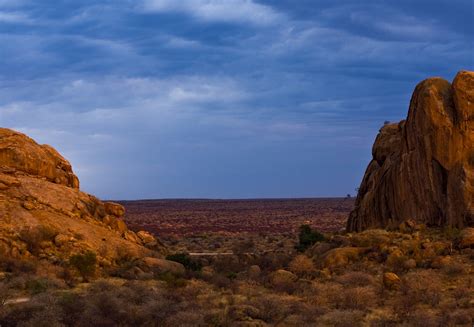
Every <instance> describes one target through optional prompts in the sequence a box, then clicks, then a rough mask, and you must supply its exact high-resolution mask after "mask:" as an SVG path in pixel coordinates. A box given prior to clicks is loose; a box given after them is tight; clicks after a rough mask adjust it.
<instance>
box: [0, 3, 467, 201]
mask: <svg viewBox="0 0 474 327" xmlns="http://www.w3.org/2000/svg"><path fill="white" fill-rule="evenodd" d="M473 11H474V8H473V2H472V1H471V0H430V1H428V0H417V1H413V0H392V1H388V0H366V1H361V0H180V1H177V0H95V1H92V0H82V1H74V0H51V1H40V0H35V1H33V0H0V126H2V127H8V128H13V129H16V130H19V131H21V132H24V133H27V134H28V135H30V136H31V137H33V138H34V139H35V140H37V141H38V142H39V143H47V144H50V145H52V146H54V147H55V148H57V149H58V150H59V151H60V152H61V153H62V154H63V155H64V156H65V157H66V158H67V159H68V160H69V161H70V162H71V163H72V165H73V167H74V170H75V172H76V174H77V175H78V176H79V178H80V180H81V189H82V190H84V191H86V192H89V193H93V194H96V195H98V196H99V197H101V198H104V199H144V198H147V199H151V198H255V197H256V198H262V197H265V198H268V197H332V196H345V195H346V194H354V193H355V191H354V190H355V188H356V187H358V185H359V183H360V181H361V179H362V176H363V174H364V171H365V168H366V166H367V164H368V162H369V161H370V159H371V147H372V144H373V141H374V139H375V136H376V134H377V132H378V130H379V128H380V127H381V126H382V125H383V122H384V121H399V120H401V119H404V118H405V117H406V114H407V110H408V105H409V101H410V96H411V93H412V91H413V89H414V87H415V86H416V84H417V83H418V82H420V81H421V80H423V79H425V78H428V77H431V76H441V77H444V78H446V79H448V80H450V81H451V80H452V79H453V78H454V76H455V75H456V73H457V71H459V70H474V49H473V45H474V25H473V24H474V23H473V22H474V13H473Z"/></svg>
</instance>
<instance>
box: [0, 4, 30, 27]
mask: <svg viewBox="0 0 474 327" xmlns="http://www.w3.org/2000/svg"><path fill="white" fill-rule="evenodd" d="M0 7H1V5H0ZM0 23H8V24H18V23H22V24H31V23H33V20H32V19H30V17H28V16H27V15H26V14H24V13H22V12H15V11H0Z"/></svg>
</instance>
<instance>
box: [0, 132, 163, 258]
mask: <svg viewBox="0 0 474 327" xmlns="http://www.w3.org/2000/svg"><path fill="white" fill-rule="evenodd" d="M124 211H125V210H124V208H123V206H121V205H119V204H116V203H103V202H102V201H100V200H99V199H97V198H96V197H94V196H92V195H89V194H86V193H84V192H81V191H80V190H79V180H78V178H77V177H76V175H74V173H73V171H72V167H71V165H70V164H69V162H68V161H66V159H64V158H63V157H62V156H61V155H60V154H59V153H58V152H57V151H56V150H54V149H53V148H52V147H50V146H47V145H39V144H37V143H36V142H35V141H33V140H32V139H31V138H29V137H28V136H26V135H24V134H21V133H18V132H15V131H12V130H9V129H4V128H0V252H2V253H0V255H6V256H11V257H19V258H21V257H24V258H27V257H29V256H31V255H33V256H37V257H39V258H42V259H51V261H57V260H60V261H64V260H67V259H68V258H69V256H70V255H71V254H74V253H77V252H84V251H89V250H92V251H94V252H96V253H97V254H98V255H99V256H100V257H101V258H99V259H106V260H108V261H111V262H113V261H114V260H115V259H117V258H119V257H120V256H123V252H124V251H126V252H127V253H128V254H130V255H133V256H137V257H143V256H149V255H150V254H151V253H152V251H151V250H150V249H148V248H146V247H145V246H143V245H144V242H143V241H142V240H141V239H140V237H138V236H136V235H135V234H134V233H133V232H131V231H129V230H128V228H127V226H126V224H125V223H124V222H123V220H121V219H120V217H121V216H123V214H124ZM151 237H152V236H151V235H150V237H149V238H151ZM155 243H157V245H156V246H155V247H154V250H160V246H161V243H160V244H158V242H155ZM45 245H48V246H45Z"/></svg>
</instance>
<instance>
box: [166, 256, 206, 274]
mask: <svg viewBox="0 0 474 327" xmlns="http://www.w3.org/2000/svg"><path fill="white" fill-rule="evenodd" d="M166 260H170V261H175V262H179V263H180V264H182V265H183V266H184V268H186V269H187V270H191V271H200V270H201V268H202V264H201V263H199V262H196V261H194V260H192V259H191V257H190V256H189V255H188V254H187V253H175V254H170V255H168V256H167V257H166Z"/></svg>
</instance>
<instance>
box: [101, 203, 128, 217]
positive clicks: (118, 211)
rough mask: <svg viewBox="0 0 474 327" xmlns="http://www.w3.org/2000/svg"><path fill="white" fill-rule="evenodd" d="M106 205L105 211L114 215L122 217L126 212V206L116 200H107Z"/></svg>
mask: <svg viewBox="0 0 474 327" xmlns="http://www.w3.org/2000/svg"><path fill="white" fill-rule="evenodd" d="M104 207H105V212H106V214H108V215H112V216H115V217H118V218H120V217H122V216H123V215H124V214H125V208H124V207H123V205H121V204H118V203H114V202H105V203H104Z"/></svg>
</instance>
